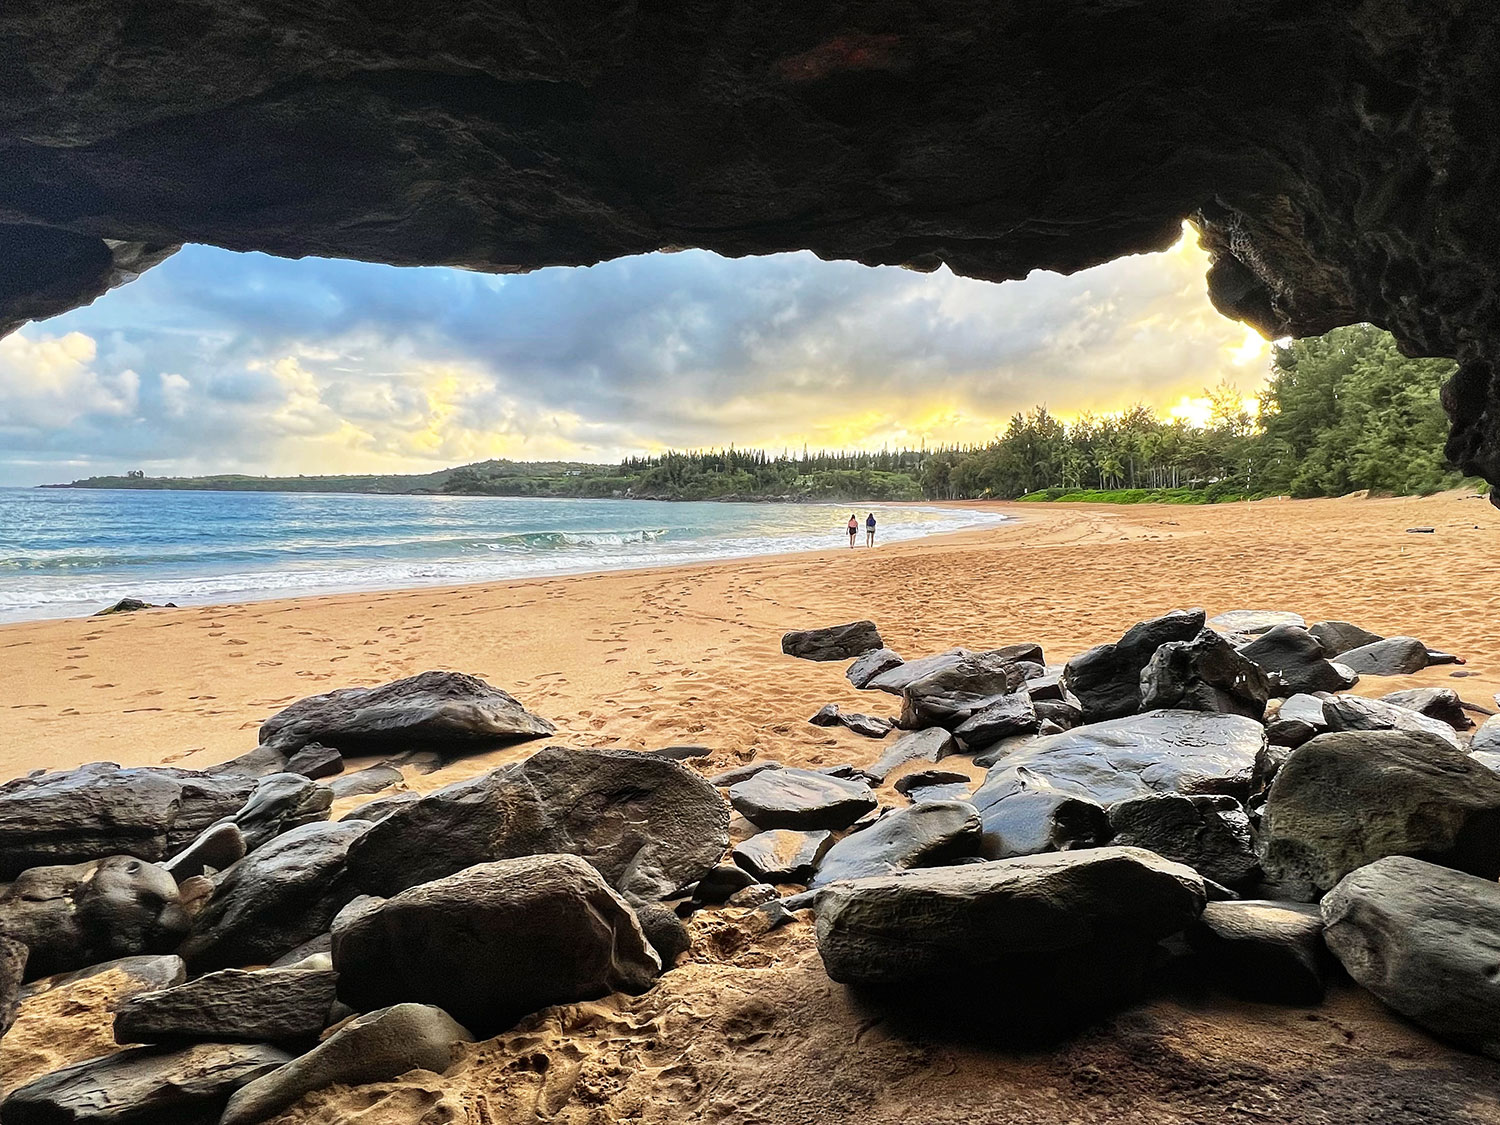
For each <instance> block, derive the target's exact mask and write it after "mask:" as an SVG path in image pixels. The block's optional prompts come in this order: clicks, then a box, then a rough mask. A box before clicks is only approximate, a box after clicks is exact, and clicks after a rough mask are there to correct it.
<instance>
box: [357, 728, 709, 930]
mask: <svg viewBox="0 0 1500 1125" xmlns="http://www.w3.org/2000/svg"><path fill="white" fill-rule="evenodd" d="M728 848H729V810H728V808H727V807H726V806H725V804H724V798H723V797H721V796H720V795H719V793H718V792H717V791H716V790H715V789H714V788H713V786H711V785H710V784H708V782H706V781H704V780H703V778H701V777H699V776H698V775H697V774H696V773H694V772H693V771H692V770H690V769H688V768H687V767H686V766H683V765H681V764H679V763H677V762H672V761H668V760H666V759H664V758H653V757H650V756H648V755H645V754H637V753H635V752H634V751H630V750H567V749H564V748H562V747H555V746H549V747H547V748H545V749H543V750H539V751H538V752H537V753H535V754H533V755H532V756H531V757H530V758H528V759H527V760H526V761H524V762H521V763H520V764H519V765H516V766H511V767H502V768H501V769H498V770H492V771H490V772H489V773H486V774H482V775H480V776H479V777H476V778H472V779H470V780H468V781H462V782H459V783H458V784H456V785H450V786H447V787H446V788H443V789H439V790H438V791H437V792H435V793H431V794H428V795H427V796H426V797H423V798H422V799H421V800H420V801H416V802H413V803H412V804H410V805H407V806H406V807H405V808H402V809H398V810H397V811H396V812H394V813H393V814H391V815H390V816H388V817H386V818H385V819H384V820H382V821H380V822H379V823H378V824H376V825H374V826H373V827H372V828H371V829H370V833H369V835H368V836H367V837H365V839H363V840H361V841H360V842H359V843H357V844H355V845H354V847H353V848H351V849H350V852H349V870H350V873H351V875H352V876H353V878H354V880H355V883H356V884H357V885H358V886H359V887H360V888H361V889H362V890H365V891H368V892H371V893H375V894H384V895H390V894H394V893H396V892H397V891H400V890H404V889H406V888H407V887H411V886H415V885H416V884H418V883H424V882H427V881H428V880H431V879H436V878H440V877H442V876H444V875H448V874H451V873H452V872H454V871H459V870H462V869H463V868H465V867H471V866H473V865H474V864H476V863H488V862H491V861H493V860H497V859H511V858H514V857H516V856H524V855H536V854H541V853H547V852H560V853H568V854H572V855H581V856H584V857H585V858H587V859H588V861H589V862H590V863H592V864H593V865H594V866H595V867H597V868H598V869H599V871H600V873H601V874H603V876H604V878H605V880H606V881H607V882H608V883H609V884H610V885H611V886H613V887H614V888H615V889H616V890H618V891H619V892H620V893H621V894H622V895H624V896H625V898H626V899H627V900H629V901H632V902H652V901H656V900H659V899H663V898H668V897H670V896H671V895H673V894H674V893H675V892H676V891H677V890H678V888H680V887H684V886H686V885H687V884H689V883H694V882H697V881H698V880H699V879H701V878H702V877H703V876H704V875H705V874H706V873H707V872H708V871H709V870H710V869H712V868H713V866H714V865H715V864H717V863H718V862H719V860H720V859H721V858H722V857H723V855H724V852H725V851H726V850H728Z"/></svg>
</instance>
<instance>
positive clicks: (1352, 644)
mask: <svg viewBox="0 0 1500 1125" xmlns="http://www.w3.org/2000/svg"><path fill="white" fill-rule="evenodd" d="M1307 631H1308V632H1309V633H1311V634H1312V635H1313V636H1314V637H1316V638H1317V639H1318V643H1319V644H1320V645H1322V646H1323V651H1324V652H1325V653H1327V654H1328V655H1329V656H1338V655H1340V654H1341V653H1345V652H1348V651H1349V650H1350V649H1351V648H1359V647H1361V646H1362V645H1368V644H1374V643H1375V642H1376V641H1381V640H1384V639H1385V638H1384V637H1382V636H1381V635H1380V634H1379V633H1372V632H1370V630H1368V629H1362V628H1360V627H1359V626H1358V625H1353V624H1350V623H1349V622H1348V621H1317V622H1314V623H1313V624H1311V625H1309V626H1308V627H1307Z"/></svg>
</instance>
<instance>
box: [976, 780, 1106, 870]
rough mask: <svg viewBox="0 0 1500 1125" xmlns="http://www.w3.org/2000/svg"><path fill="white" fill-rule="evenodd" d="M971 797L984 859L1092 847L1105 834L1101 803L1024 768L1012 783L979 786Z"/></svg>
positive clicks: (1096, 844) (1099, 842)
mask: <svg viewBox="0 0 1500 1125" xmlns="http://www.w3.org/2000/svg"><path fill="white" fill-rule="evenodd" d="M972 799H973V802H974V805H975V807H976V808H977V809H978V810H979V814H980V823H981V832H982V836H981V845H980V846H981V850H982V852H983V854H984V856H985V857H986V858H988V859H1010V858H1012V857H1014V856H1023V855H1038V854H1040V853H1042V852H1061V851H1069V850H1070V849H1073V848H1092V847H1097V846H1098V845H1100V844H1102V843H1104V842H1105V841H1106V840H1108V839H1109V820H1108V817H1107V816H1106V814H1105V810H1104V806H1103V805H1101V804H1099V803H1098V802H1097V801H1093V800H1090V799H1089V798H1088V797H1084V796H1080V795H1079V794H1077V793H1073V792H1069V791H1067V790H1062V789H1058V788H1056V787H1054V786H1053V785H1052V784H1051V783H1049V782H1048V781H1047V780H1046V779H1045V778H1040V777H1035V776H1033V775H1031V774H1029V773H1027V772H1024V771H1022V772H1020V773H1018V774H1017V775H1016V778H1015V784H1014V785H1013V786H1010V787H1005V788H1002V787H999V786H994V787H991V786H984V787H981V789H980V790H979V792H978V793H976V794H975V795H974V797H973V798H972Z"/></svg>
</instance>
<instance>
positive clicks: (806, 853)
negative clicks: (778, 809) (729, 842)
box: [731, 828, 833, 885]
mask: <svg viewBox="0 0 1500 1125" xmlns="http://www.w3.org/2000/svg"><path fill="white" fill-rule="evenodd" d="M832 846H833V833H831V832H828V831H824V830H814V831H811V832H798V831H797V830H796V829H794V828H773V829H771V830H770V831H768V832H759V833H757V834H756V835H754V836H751V837H750V839H748V840H746V841H745V842H744V843H742V844H737V845H736V846H735V848H734V851H733V853H731V854H732V855H733V858H734V862H735V863H737V864H739V865H740V866H741V867H743V868H744V869H745V871H746V872H748V873H749V874H750V875H751V876H752V877H753V878H754V879H756V880H758V881H760V882H762V883H801V884H803V885H806V884H807V883H808V881H809V880H811V879H812V877H813V873H814V872H815V871H817V869H818V863H819V862H820V861H821V860H822V858H823V855H824V853H825V852H827V851H828V849H829V848H830V847H832Z"/></svg>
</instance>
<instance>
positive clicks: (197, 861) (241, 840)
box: [162, 820, 248, 883]
mask: <svg viewBox="0 0 1500 1125" xmlns="http://www.w3.org/2000/svg"><path fill="white" fill-rule="evenodd" d="M247 850H248V849H247V848H246V847H245V835H244V833H242V832H241V831H240V828H239V825H237V824H235V823H234V822H233V821H232V820H225V821H220V822H219V823H218V824H213V825H210V826H209V827H207V828H205V829H204V830H203V834H202V835H200V836H199V837H198V838H197V839H196V840H194V841H193V842H192V843H191V844H189V845H188V846H187V847H185V848H183V849H182V851H180V852H178V853H177V854H176V855H174V856H173V857H172V858H171V859H169V860H167V862H166V863H164V864H162V866H163V867H165V868H166V869H167V870H168V871H170V872H171V873H172V878H174V879H176V880H177V881H178V883H181V882H183V881H184V880H186V879H191V878H192V877H193V876H195V875H202V874H204V873H205V872H210V871H222V870H224V868H226V867H230V866H232V865H233V864H236V863H238V862H239V861H240V860H242V859H244V858H245V852H246V851H247Z"/></svg>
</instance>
